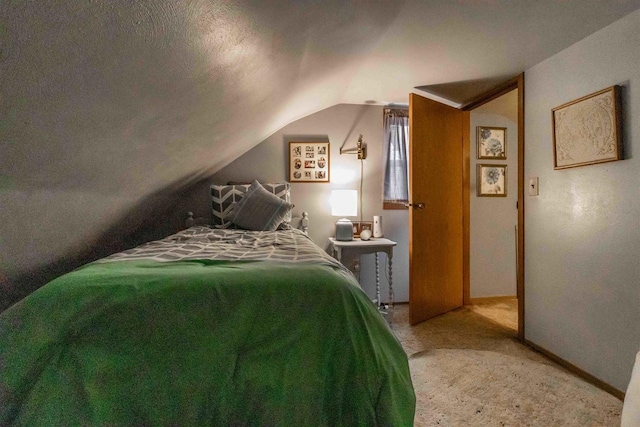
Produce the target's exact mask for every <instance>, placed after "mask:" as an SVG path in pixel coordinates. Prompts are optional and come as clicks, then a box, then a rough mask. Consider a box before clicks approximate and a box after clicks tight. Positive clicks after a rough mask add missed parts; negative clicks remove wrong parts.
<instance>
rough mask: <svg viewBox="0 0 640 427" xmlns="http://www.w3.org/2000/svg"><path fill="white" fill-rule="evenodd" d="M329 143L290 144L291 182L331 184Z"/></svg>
mask: <svg viewBox="0 0 640 427" xmlns="http://www.w3.org/2000/svg"><path fill="white" fill-rule="evenodd" d="M329 154H330V151H329V143H328V142H289V182H329Z"/></svg>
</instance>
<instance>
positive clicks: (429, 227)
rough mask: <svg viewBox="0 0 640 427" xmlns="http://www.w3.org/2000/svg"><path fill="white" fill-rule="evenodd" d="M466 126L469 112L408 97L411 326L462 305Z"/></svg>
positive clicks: (419, 97) (422, 98)
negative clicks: (464, 146) (464, 143)
mask: <svg viewBox="0 0 640 427" xmlns="http://www.w3.org/2000/svg"><path fill="white" fill-rule="evenodd" d="M464 126H467V127H468V126H469V113H468V112H465V111H461V110H458V109H456V108H453V107H449V106H447V105H444V104H441V103H439V102H436V101H432V100H430V99H427V98H424V97H421V96H419V95H416V94H410V97H409V132H410V136H409V139H410V150H411V155H410V159H411V160H410V161H411V165H410V171H411V172H410V188H411V206H410V209H409V318H410V322H411V324H412V325H415V324H416V323H419V322H422V321H424V320H427V319H429V318H432V317H435V316H438V315H440V314H443V313H446V312H447V311H450V310H453V309H454V308H458V307H461V306H462V304H463V298H462V290H463V286H462V280H463V268H464V266H463V135H464Z"/></svg>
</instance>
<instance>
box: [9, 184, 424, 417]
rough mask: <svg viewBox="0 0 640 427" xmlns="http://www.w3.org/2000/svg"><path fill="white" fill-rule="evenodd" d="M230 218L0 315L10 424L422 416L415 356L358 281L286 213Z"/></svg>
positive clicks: (66, 281)
mask: <svg viewBox="0 0 640 427" xmlns="http://www.w3.org/2000/svg"><path fill="white" fill-rule="evenodd" d="M252 186H253V184H252ZM265 187H266V186H265ZM251 188H252V187H251V186H245V188H244V190H245V191H240V193H243V194H245V195H246V194H248V193H249V191H250V190H251ZM263 188H264V187H263ZM212 191H213V188H212ZM233 191H235V190H233ZM283 197H284V196H280V197H278V198H280V199H281V200H284V198H283ZM286 197H288V196H286ZM233 198H237V197H235V196H234V197H233ZM214 199H215V197H214ZM218 201H220V199H219V198H218ZM230 204H236V206H235V207H233V209H231V210H230V212H236V213H237V212H238V210H237V208H238V205H240V202H239V201H238V200H235V201H232V202H230ZM214 205H215V200H214ZM219 205H220V206H221V205H222V204H220V203H219ZM220 206H219V207H220ZM228 207H229V206H225V207H224V209H227V208H228ZM245 207H246V204H245ZM224 209H223V210H224ZM288 209H289V212H290V210H291V209H290V208H288ZM227 210H228V209H227ZM227 215H228V212H227ZM214 217H215V214H214ZM227 218H228V216H225V215H221V216H219V217H218V221H217V223H216V220H214V224H213V225H211V226H193V227H190V228H188V229H186V230H183V231H181V232H178V233H176V234H174V235H171V236H169V237H167V238H165V239H162V240H158V241H154V242H150V243H147V244H144V245H142V246H139V247H137V248H133V249H131V250H128V251H124V252H121V253H117V254H114V255H111V256H109V257H107V258H104V259H101V260H98V261H96V262H93V263H90V264H87V265H85V266H83V267H81V268H79V269H77V270H75V271H73V272H71V273H69V274H66V275H64V276H62V277H60V278H58V279H56V280H54V281H52V282H50V283H49V284H47V285H45V286H43V287H42V288H40V289H39V290H37V291H36V292H34V293H33V294H31V295H30V296H28V297H27V298H25V299H23V300H22V301H20V302H19V303H17V304H16V305H14V306H13V307H11V308H9V309H8V310H7V311H5V312H4V313H2V315H0V402H1V403H0V425H30V426H33V425H225V426H226V425H238V426H241V425H252V426H253V425H282V426H289V425H290V426H303V425H304V426H311V425H344V426H369V425H397V426H409V425H412V424H413V416H414V410H415V395H414V392H413V387H412V384H411V377H410V374H409V368H408V362H407V357H406V354H405V353H404V351H403V349H402V347H401V346H400V344H399V343H398V341H397V340H396V338H395V337H394V335H393V334H392V332H391V330H390V329H389V327H388V325H387V324H386V322H385V320H384V319H383V317H382V316H381V315H380V313H379V312H378V310H377V309H376V307H375V306H374V304H373V303H372V302H371V301H370V300H369V299H368V298H367V296H366V295H365V294H364V292H363V291H362V290H361V289H360V287H359V286H358V283H357V282H356V280H355V278H354V277H353V275H352V274H351V273H350V272H349V271H348V270H347V269H346V268H344V267H343V266H341V265H340V264H339V263H338V262H337V261H335V260H334V259H333V258H331V257H330V256H329V255H328V254H326V253H325V252H324V251H323V250H321V249H320V248H319V247H318V246H316V245H315V244H313V242H312V241H311V240H310V239H309V238H308V237H307V235H306V234H305V233H303V232H302V231H300V230H297V229H294V228H293V227H291V226H290V224H287V221H286V220H281V221H280V222H279V223H278V224H277V227H276V229H275V230H266V231H263V230H260V231H255V230H246V229H238V228H234V227H233V224H228V223H226V224H225V223H224V222H225V221H224V220H225V219H227ZM283 219H286V215H285V216H283ZM276 221H279V220H278V218H276Z"/></svg>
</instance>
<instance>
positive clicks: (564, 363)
mask: <svg viewBox="0 0 640 427" xmlns="http://www.w3.org/2000/svg"><path fill="white" fill-rule="evenodd" d="M524 343H525V344H526V345H528V346H529V347H531V348H532V349H534V350H535V351H537V352H538V353H542V354H543V355H544V356H546V357H548V358H549V359H551V360H553V361H554V362H556V363H557V364H558V365H560V366H562V367H563V368H565V369H567V370H568V371H570V372H572V373H573V374H576V375H577V376H579V377H580V378H582V379H584V380H585V381H587V382H588V383H591V384H593V385H594V386H596V387H598V388H599V389H601V390H604V391H606V392H607V393H609V394H611V395H613V396H615V397H617V398H618V399H620V400H622V401H624V396H625V393H624V392H623V391H620V390H618V389H617V388H615V387H614V386H612V385H610V384H607V383H606V382H604V381H602V380H600V379H598V378H596V377H594V376H593V375H591V374H590V373H588V372H586V371H584V370H582V369H580V368H578V367H577V366H576V365H574V364H572V363H569V362H567V361H566V360H564V359H563V358H561V357H559V356H557V355H555V354H553V353H551V352H550V351H549V350H546V349H545V348H542V347H540V346H539V345H537V344H534V343H532V342H531V341H529V340H527V339H525V340H524Z"/></svg>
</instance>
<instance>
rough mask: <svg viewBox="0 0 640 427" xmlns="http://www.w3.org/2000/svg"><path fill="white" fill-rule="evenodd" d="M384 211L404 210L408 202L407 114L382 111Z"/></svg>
mask: <svg viewBox="0 0 640 427" xmlns="http://www.w3.org/2000/svg"><path fill="white" fill-rule="evenodd" d="M384 147H385V163H386V164H385V172H384V206H383V208H384V209H406V206H405V203H408V202H409V112H408V111H407V110H403V109H391V108H385V110H384Z"/></svg>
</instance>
